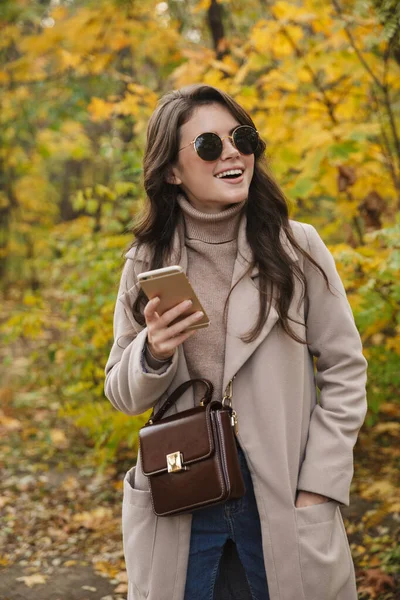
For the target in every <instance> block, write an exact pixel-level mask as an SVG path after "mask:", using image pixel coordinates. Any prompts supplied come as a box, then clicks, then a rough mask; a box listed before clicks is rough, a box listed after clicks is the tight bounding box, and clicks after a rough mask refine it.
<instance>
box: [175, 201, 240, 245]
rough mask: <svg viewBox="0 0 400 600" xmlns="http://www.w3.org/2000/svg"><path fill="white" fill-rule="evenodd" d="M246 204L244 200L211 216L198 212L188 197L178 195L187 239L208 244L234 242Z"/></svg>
mask: <svg viewBox="0 0 400 600" xmlns="http://www.w3.org/2000/svg"><path fill="white" fill-rule="evenodd" d="M246 202H247V200H243V202H239V203H238V204H234V205H233V206H230V207H229V208H227V209H226V210H223V211H222V212H219V213H212V214H210V213H204V212H201V211H200V210H197V208H194V206H192V205H191V204H190V202H189V201H188V200H187V199H186V196H184V195H183V194H178V204H179V206H180V208H181V210H182V214H183V218H184V222H185V237H186V238H188V239H192V240H193V239H194V240H200V241H202V242H205V243H207V244H221V243H223V242H230V241H232V240H234V239H235V238H236V237H237V233H238V228H239V223H240V217H241V214H242V212H243V211H242V209H243V207H244V206H245V204H246Z"/></svg>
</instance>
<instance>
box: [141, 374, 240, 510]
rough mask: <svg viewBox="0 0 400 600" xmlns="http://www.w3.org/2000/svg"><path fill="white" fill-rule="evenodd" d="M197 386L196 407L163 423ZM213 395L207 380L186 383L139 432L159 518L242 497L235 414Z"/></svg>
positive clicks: (143, 458) (145, 465)
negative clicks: (199, 389) (201, 393)
mask: <svg viewBox="0 0 400 600" xmlns="http://www.w3.org/2000/svg"><path fill="white" fill-rule="evenodd" d="M196 383H202V384H204V385H205V386H206V392H205V395H204V398H203V399H202V400H201V402H200V406H196V407H194V408H191V409H189V410H184V411H182V412H179V413H177V414H174V415H172V416H169V417H166V418H165V419H162V416H163V415H164V414H165V412H166V411H167V410H168V409H169V408H171V406H172V405H173V404H174V403H175V402H176V401H177V400H178V398H180V396H181V395H182V394H183V393H184V392H186V390H187V389H189V387H191V386H192V385H194V384H196ZM230 384H231V382H230ZM230 389H231V388H230ZM212 393H213V385H212V383H211V381H209V380H208V379H190V380H189V381H185V382H184V383H182V384H181V385H180V386H179V387H178V388H177V389H176V390H174V392H173V393H172V394H171V395H170V396H169V398H168V399H167V400H166V401H165V403H164V404H163V405H162V407H161V408H160V409H159V410H158V411H157V413H156V414H155V415H154V416H153V415H151V417H150V419H149V420H148V421H147V423H146V425H145V426H144V427H142V428H141V430H140V431H139V444H140V451H141V465H142V471H143V473H144V475H146V476H147V477H148V479H149V484H150V492H151V499H152V504H153V510H154V512H155V514H156V515H158V516H167V515H178V514H183V513H191V512H193V511H194V510H196V509H199V508H204V507H205V506H210V505H213V504H221V503H223V502H226V500H228V499H230V498H241V497H242V496H243V495H244V494H245V492H246V489H245V485H244V481H243V476H242V472H241V470H240V465H239V458H238V451H237V447H236V442H235V433H234V428H235V427H237V418H236V413H235V411H234V410H233V409H232V407H231V406H230V405H229V406H227V405H226V404H225V401H226V400H230V398H231V396H229V395H225V396H224V398H223V400H222V402H220V401H218V400H213V401H211V397H212Z"/></svg>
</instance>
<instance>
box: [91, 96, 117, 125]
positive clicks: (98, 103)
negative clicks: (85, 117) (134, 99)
mask: <svg viewBox="0 0 400 600" xmlns="http://www.w3.org/2000/svg"><path fill="white" fill-rule="evenodd" d="M113 110H114V104H112V103H111V102H106V101H105V100H102V98H96V97H95V96H94V97H93V98H92V100H91V102H90V104H89V106H88V111H89V113H90V115H91V118H92V119H93V121H103V120H105V119H109V118H110V117H111V115H112V113H113Z"/></svg>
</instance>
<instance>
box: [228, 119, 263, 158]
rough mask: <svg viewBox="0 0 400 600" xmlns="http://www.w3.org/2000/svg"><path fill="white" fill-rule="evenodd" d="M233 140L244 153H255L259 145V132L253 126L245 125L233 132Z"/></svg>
mask: <svg viewBox="0 0 400 600" xmlns="http://www.w3.org/2000/svg"><path fill="white" fill-rule="evenodd" d="M233 141H234V142H235V146H236V148H237V149H238V150H239V152H241V153H242V154H253V153H254V152H255V151H256V150H257V146H258V133H257V131H256V130H255V129H254V128H253V127H250V126H247V125H243V126H242V127H238V128H237V129H236V131H234V132H233Z"/></svg>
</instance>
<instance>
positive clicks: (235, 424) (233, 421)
mask: <svg viewBox="0 0 400 600" xmlns="http://www.w3.org/2000/svg"><path fill="white" fill-rule="evenodd" d="M235 377H236V375H234V377H232V379H231V380H230V381H228V385H227V386H226V389H225V393H224V397H223V398H222V406H223V407H224V408H225V406H228V407H229V408H230V409H231V425H232V427H233V428H234V429H235V434H236V435H237V434H238V433H239V425H238V418H237V413H236V410H234V409H233V408H232V394H233V380H234V379H235ZM227 402H229V404H226V403H227Z"/></svg>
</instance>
